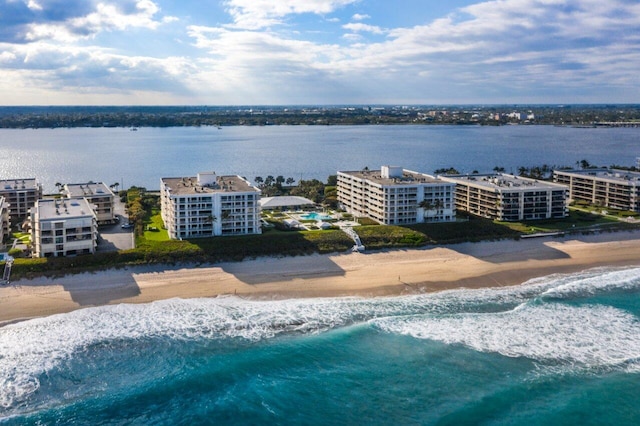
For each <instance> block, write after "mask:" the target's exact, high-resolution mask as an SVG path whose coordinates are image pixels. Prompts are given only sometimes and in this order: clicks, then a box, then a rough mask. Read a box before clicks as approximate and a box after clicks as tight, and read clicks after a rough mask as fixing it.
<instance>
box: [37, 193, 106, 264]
mask: <svg viewBox="0 0 640 426" xmlns="http://www.w3.org/2000/svg"><path fill="white" fill-rule="evenodd" d="M30 220H31V241H32V244H33V256H34V257H59V256H73V255H78V254H93V253H95V251H96V245H97V237H98V224H97V220H96V215H95V213H94V211H93V208H92V206H91V205H90V204H89V202H88V201H87V200H86V199H84V198H74V199H71V200H66V199H45V200H38V201H37V202H36V204H35V206H33V208H32V209H31V216H30Z"/></svg>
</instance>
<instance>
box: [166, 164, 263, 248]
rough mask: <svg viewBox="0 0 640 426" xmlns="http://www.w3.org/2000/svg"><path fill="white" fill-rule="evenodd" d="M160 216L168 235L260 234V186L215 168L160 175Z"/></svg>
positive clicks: (174, 236)
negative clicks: (190, 173) (175, 175)
mask: <svg viewBox="0 0 640 426" xmlns="http://www.w3.org/2000/svg"><path fill="white" fill-rule="evenodd" d="M160 200H161V209H162V220H163V221H164V225H165V227H166V228H167V231H168V232H169V237H170V238H172V239H183V238H198V237H213V236H219V235H243V234H260V233H261V232H262V230H261V227H260V206H259V204H258V201H259V200H260V190H259V189H258V188H256V187H255V186H253V185H252V184H251V183H249V182H248V181H247V180H246V179H244V178H242V177H240V176H218V175H216V174H215V172H206V173H198V175H197V176H196V177H181V178H162V179H160Z"/></svg>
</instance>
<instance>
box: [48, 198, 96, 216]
mask: <svg viewBox="0 0 640 426" xmlns="http://www.w3.org/2000/svg"><path fill="white" fill-rule="evenodd" d="M36 206H37V209H38V213H39V216H40V220H50V219H58V220H63V219H72V218H79V217H87V216H94V213H93V209H92V208H91V205H90V204H89V202H88V201H87V200H86V199H84V198H77V199H71V200H69V199H65V198H63V199H59V200H51V199H46V200H38V202H37V204H36Z"/></svg>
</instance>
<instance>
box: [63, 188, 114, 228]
mask: <svg viewBox="0 0 640 426" xmlns="http://www.w3.org/2000/svg"><path fill="white" fill-rule="evenodd" d="M63 194H64V195H65V196H66V197H67V198H69V199H74V198H84V199H86V200H87V201H88V202H89V204H90V205H92V206H93V209H94V211H95V213H96V218H97V220H98V225H103V224H109V223H114V222H115V217H116V216H115V195H114V194H113V191H111V189H110V188H109V187H108V186H107V185H105V184H104V183H102V182H97V183H95V182H88V183H68V184H66V185H65V186H64V190H63Z"/></svg>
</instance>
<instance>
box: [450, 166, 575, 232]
mask: <svg viewBox="0 0 640 426" xmlns="http://www.w3.org/2000/svg"><path fill="white" fill-rule="evenodd" d="M441 178H442V179H443V180H446V181H448V182H452V183H455V184H456V190H455V200H456V208H458V209H460V210H463V211H466V212H469V213H471V214H474V215H476V216H481V217H485V218H488V219H494V220H500V221H519V220H535V219H550V218H554V219H559V218H564V217H566V216H567V215H568V207H567V195H568V188H567V187H566V186H565V185H560V184H556V183H551V182H544V181H537V180H534V179H527V178H523V177H519V176H513V175H507V174H502V173H496V174H486V175H482V174H477V175H446V176H441Z"/></svg>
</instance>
